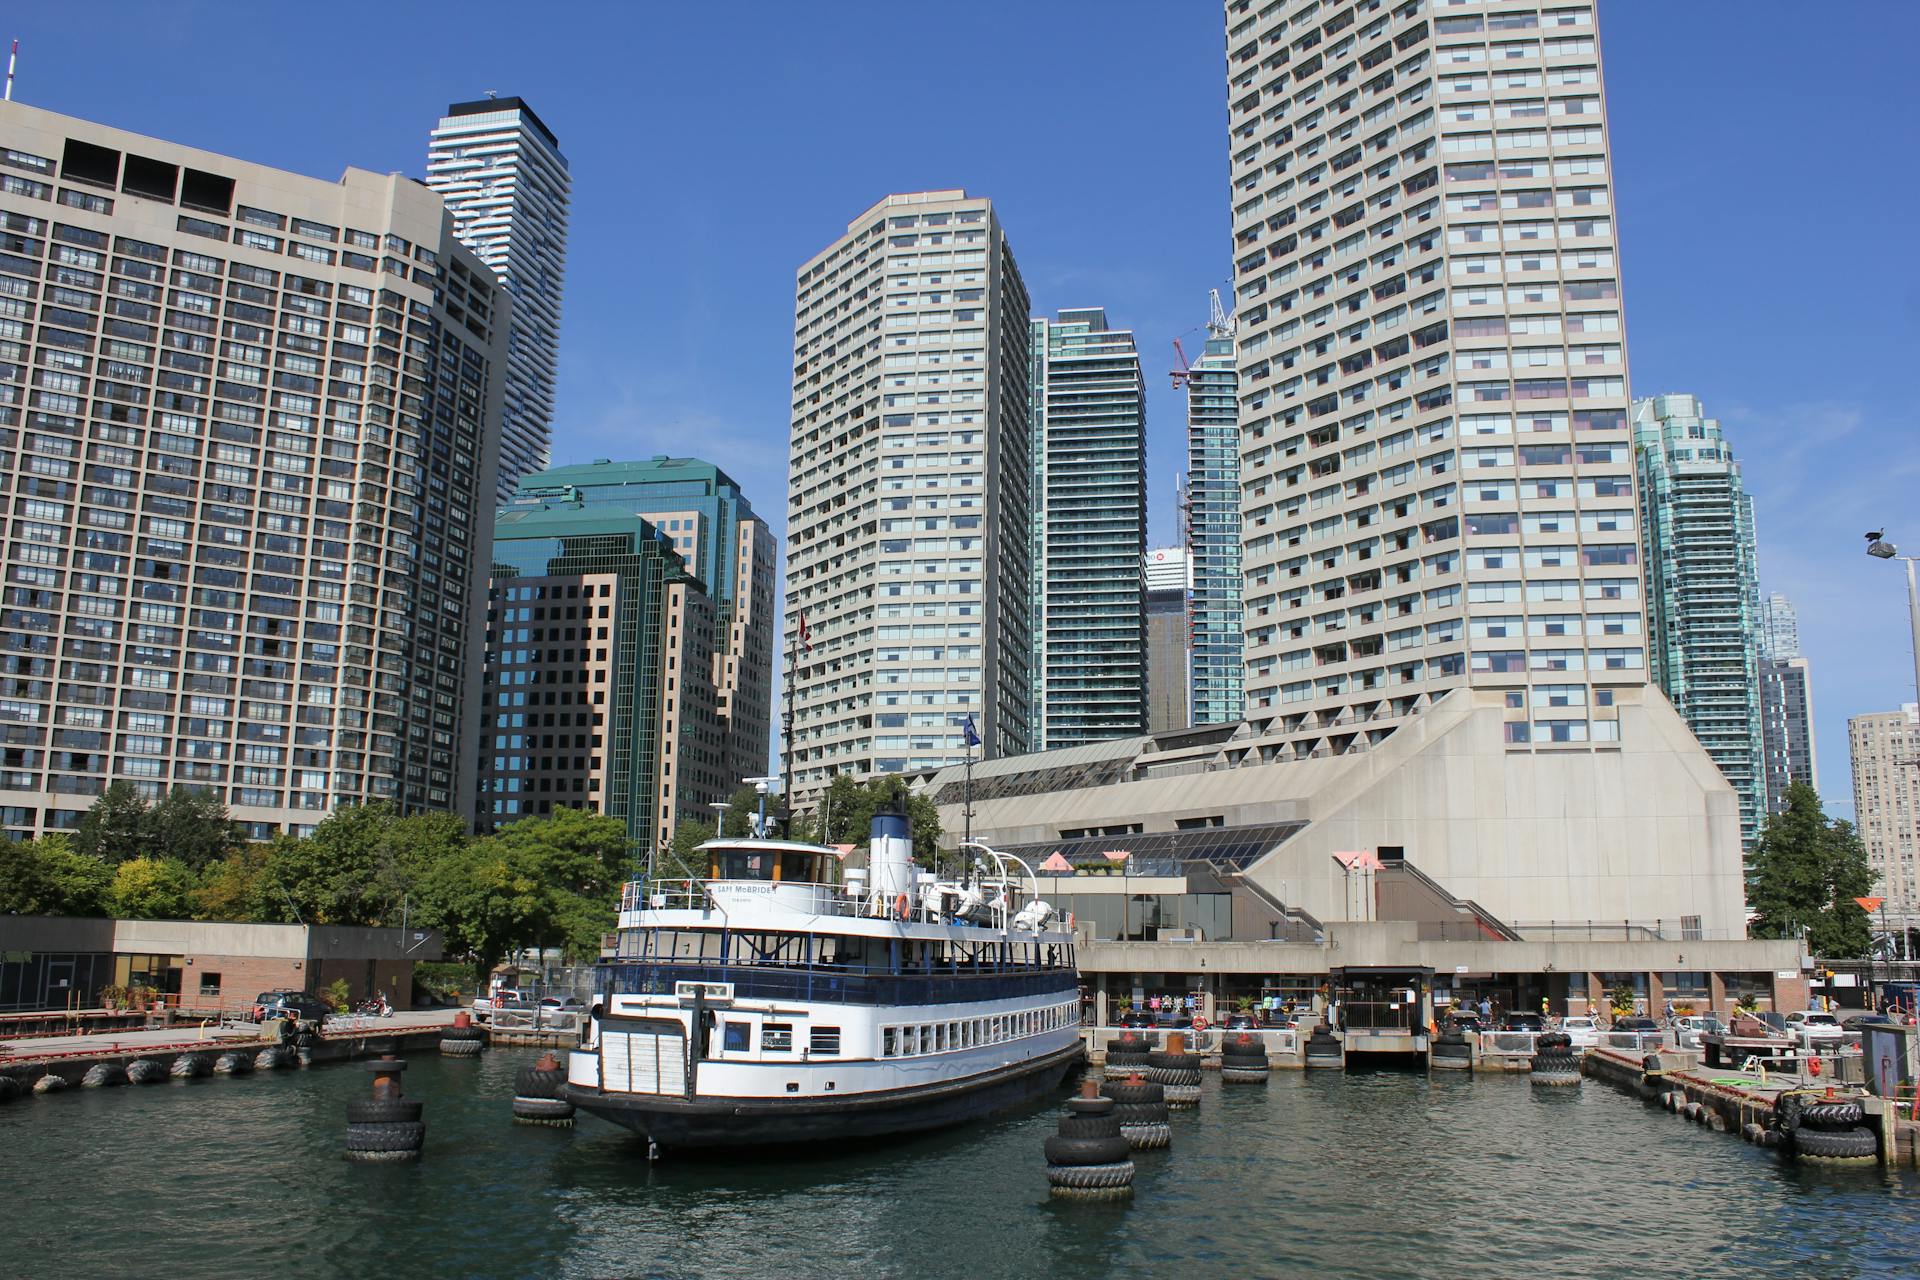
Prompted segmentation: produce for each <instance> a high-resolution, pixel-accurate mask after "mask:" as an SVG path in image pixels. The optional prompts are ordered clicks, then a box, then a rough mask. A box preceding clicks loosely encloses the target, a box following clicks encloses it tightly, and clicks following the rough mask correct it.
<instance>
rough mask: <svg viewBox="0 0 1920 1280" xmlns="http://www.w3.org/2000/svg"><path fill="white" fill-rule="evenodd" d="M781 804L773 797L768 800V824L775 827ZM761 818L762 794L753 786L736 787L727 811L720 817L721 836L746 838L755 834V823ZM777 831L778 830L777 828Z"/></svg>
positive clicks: (729, 798) (729, 797) (728, 798)
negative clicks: (745, 836)
mask: <svg viewBox="0 0 1920 1280" xmlns="http://www.w3.org/2000/svg"><path fill="white" fill-rule="evenodd" d="M778 808H779V802H778V801H777V800H775V799H774V798H773V797H768V799H767V822H768V824H769V825H770V826H772V825H774V818H775V816H776V815H777V813H778ZM759 816H760V792H759V789H758V788H756V787H752V786H744V785H743V786H739V787H735V788H734V791H733V794H732V795H730V796H728V797H727V811H726V812H725V813H724V814H722V815H721V816H720V834H721V835H723V836H744V835H750V834H752V832H753V823H754V820H755V819H756V818H758V817H759ZM776 829H777V828H776Z"/></svg>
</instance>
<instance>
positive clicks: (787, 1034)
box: [760, 1022, 793, 1053]
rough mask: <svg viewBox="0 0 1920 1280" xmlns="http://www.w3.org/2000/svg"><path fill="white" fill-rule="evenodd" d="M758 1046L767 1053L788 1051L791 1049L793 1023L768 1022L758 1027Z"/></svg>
mask: <svg viewBox="0 0 1920 1280" xmlns="http://www.w3.org/2000/svg"><path fill="white" fill-rule="evenodd" d="M760 1047H761V1049H763V1050H765V1051H766V1052H768V1053H788V1052H791V1051H792V1049H793V1024H792V1023H790V1022H769V1023H766V1024H765V1025H763V1026H762V1027H761V1028H760Z"/></svg>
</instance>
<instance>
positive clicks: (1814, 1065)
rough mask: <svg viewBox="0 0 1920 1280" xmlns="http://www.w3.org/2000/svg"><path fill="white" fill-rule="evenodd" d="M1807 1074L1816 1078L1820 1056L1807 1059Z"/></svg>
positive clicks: (1818, 1072)
mask: <svg viewBox="0 0 1920 1280" xmlns="http://www.w3.org/2000/svg"><path fill="white" fill-rule="evenodd" d="M1807 1074H1808V1075H1810V1076H1818V1075H1819V1074H1820V1056H1819V1055H1818V1054H1815V1055H1814V1056H1813V1057H1810V1058H1808V1059H1807Z"/></svg>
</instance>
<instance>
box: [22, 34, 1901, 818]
mask: <svg viewBox="0 0 1920 1280" xmlns="http://www.w3.org/2000/svg"><path fill="white" fill-rule="evenodd" d="M1807 12H1808V7H1807V6H1806V5H1805V4H1804V3H1797V4H1788V3H1784V2H1779V0H1747V2H1745V3H1740V4H1733V3H1724V2H1723V3H1718V4H1703V3H1695V4H1676V3H1670V2H1656V0H1606V2H1605V3H1603V5H1602V12H1601V32H1602V37H1603V42H1604V44H1603V47H1604V52H1605V55H1606V59H1607V88H1608V93H1609V95H1610V107H1611V112H1612V123H1613V130H1614V139H1613V144H1614V166H1615V177H1616V181H1617V184H1618V191H1617V203H1618V206H1619V210H1620V222H1621V232H1622V241H1623V244H1622V257H1623V261H1624V267H1625V281H1626V300H1627V328H1628V354H1629V358H1630V361H1631V373H1632V380H1633V389H1634V391H1635V392H1636V393H1637V394H1641V395H1646V394H1651V393H1653V392H1657V391H1692V392H1694V393H1696V394H1698V395H1699V396H1701V397H1702V398H1703V399H1704V400H1705V402H1706V405H1707V410H1708V412H1709V413H1712V414H1716V415H1717V416H1719V417H1720V418H1721V419H1722V420H1723V421H1724V422H1725V423H1726V425H1727V429H1728V434H1729V436H1730V438H1731V440H1732V442H1733V445H1734V448H1735V450H1736V451H1737V453H1738V454H1739V456H1740V457H1741V458H1742V460H1743V461H1744V463H1745V465H1746V473H1747V481H1748V485H1749V488H1750V489H1751V490H1752V491H1753V492H1754V494H1755V495H1756V498H1757V505H1758V508H1759V526H1760V538H1761V568H1762V575H1763V584H1764V586H1765V587H1767V588H1771V589H1778V590H1783V591H1786V592H1787V593H1788V594H1790V595H1791V596H1792V597H1793V598H1794V599H1795V601H1796V602H1797V603H1798V604H1799V606H1800V614H1801V632H1802V635H1803V638H1804V640H1803V643H1804V646H1805V648H1806V650H1807V652H1808V654H1809V655H1810V657H1811V658H1812V660H1813V662H1814V664H1815V674H1814V698H1815V706H1816V708H1817V710H1818V712H1819V745H1820V751H1821V764H1822V766H1823V774H1822V781H1823V783H1824V784H1825V790H1826V793H1827V795H1828V797H1829V798H1830V799H1831V800H1833V801H1836V802H1841V801H1844V800H1845V799H1846V797H1847V794H1848V792H1849V791H1850V787H1849V781H1848V776H1847V749H1846V717H1847V716H1849V715H1852V714H1857V713H1859V712H1862V711H1869V710H1879V709H1887V708H1891V707H1893V706H1896V705H1898V704H1899V703H1900V702H1901V701H1903V700H1908V699H1911V698H1912V697H1913V684H1912V670H1911V664H1910V662H1909V657H1910V651H1909V648H1908V642H1907V637H1906V615H1905V610H1904V607H1903V600H1902V596H1901V583H1900V581H1899V574H1898V571H1897V569H1896V568H1894V567H1892V566H1889V565H1885V564H1881V563H1879V562H1876V561H1871V560H1869V559H1868V558H1867V557H1865V556H1864V555H1862V554H1861V553H1860V549H1859V548H1860V547H1861V545H1862V543H1861V540H1860V534H1861V533H1862V532H1863V531H1865V530H1866V529H1867V528H1869V527H1870V526H1873V525H1876V524H1879V523H1882V522H1884V523H1886V524H1888V525H1889V526H1891V528H1892V535H1891V536H1893V537H1895V538H1897V539H1899V540H1901V541H1903V542H1910V543H1912V544H1913V547H1914V549H1915V550H1916V551H1920V507H1916V504H1914V503H1913V502H1912V500H1911V496H1912V494H1913V493H1914V490H1915V482H1916V479H1920V439H1917V438H1916V434H1915V431H1914V426H1915V424H1914V412H1913V407H1912V406H1913V402H1914V401H1913V389H1912V381H1913V375H1914V372H1915V370H1916V369H1920V341H1916V337H1917V336H1920V335H1917V334H1916V329H1917V328H1920V324H1917V323H1916V320H1917V318H1920V285H1917V284H1916V276H1917V274H1920V273H1917V272H1916V266H1915V262H1916V251H1915V247H1914V246H1915V234H1914V233H1915V220H1914V209H1915V208H1916V206H1920V182H1916V178H1915V164H1914V162H1915V158H1916V155H1920V93H1916V91H1915V89H1914V80H1913V75H1912V69H1911V51H1912V49H1914V48H1915V47H1920V4H1914V3H1912V2H1911V0H1852V2H1850V3H1845V4H1831V5H1822V6H1820V16H1819V19H1818V20H1817V21H1809V20H1808V19H1807V17H1806V15H1807ZM88 13H89V14H91V15H93V19H94V20H89V21H88V22H86V23H84V24H81V25H78V26H76V25H75V23H74V22H73V21H72V18H73V13H72V11H71V9H70V7H68V6H62V5H52V4H41V5H26V6H15V7H14V9H13V12H12V14H11V15H10V16H11V18H12V20H13V21H14V22H16V23H19V24H21V25H19V26H18V27H17V28H16V29H15V30H14V31H13V32H11V33H8V32H4V31H0V36H5V35H7V34H17V35H18V36H20V37H21V41H22V46H23V50H22V67H21V73H20V78H19V80H18V82H17V85H16V91H15V96H16V97H18V98H19V99H21V100H22V101H25V102H29V103H32V104H34V105H37V106H42V107H47V108H50V109H52V110H56V111H63V112H68V113H70V114H73V115H78V116H85V117H88V118H90V119H94V120H99V121H102V122H105V123H108V124H112V125H117V126H120V127H123V128H129V129H135V130H139V131H142V132H146V133H151V134H155V135H158V136H161V137H165V138H169V139H173V140H175V141H179V142H183V143H188V144H192V145H197V146H203V147H206V148H209V149H211V150H214V151H221V152H226V153H230V154H233V155H236V156H241V157H244V158H246V159H250V160H255V161H259V162H262V163H266V164H272V165H278V166H281V167H283V168H288V169H293V170H297V171H300V172H305V173H311V174H315V175H318V176H323V177H329V178H330V177H335V176H337V175H338V174H339V172H340V170H341V169H343V168H344V167H346V166H347V165H349V164H353V165H359V166H361V167H363V168H369V169H374V170H379V171H386V170H393V169H398V170H404V171H406V172H409V173H415V174H418V173H419V172H420V170H421V168H422V165H423V160H424V156H425V151H426V133H427V130H428V129H429V128H430V127H431V126H432V124H433V122H434V120H435V119H436V118H437V117H438V115H439V114H440V112H441V110H442V109H443V108H444V107H445V106H446V104H447V103H448V102H451V101H455V100H460V99H466V98H475V97H479V96H481V94H482V93H483V92H484V91H486V90H488V89H493V90H497V91H498V92H500V93H501V94H503V95H506V94H520V95H522V96H524V97H525V98H527V99H528V101H530V102H531V103H532V104H533V105H534V108H535V110H537V111H538V112H539V113H540V114H541V116H542V118H543V119H545V120H546V121H547V123H548V124H549V125H550V126H552V128H553V129H554V131H555V132H556V133H558V134H559V136H560V140H561V145H562V147H563V148H564V149H565V151H566V153H567V156H568V158H569V160H570V161H571V163H572V167H573V174H574V182H575V187H574V208H573V234H572V245H571V252H570V260H569V264H568V268H569V270H568V288H567V298H566V310H565V317H564V328H563V335H562V338H563V356H562V362H561V385H560V394H559V413H560V420H559V424H558V430H557V434H556V441H555V449H554V456H555V461H556V462H572V461H582V460H585V459H589V458H593V457H596V456H613V457H644V456H647V455H649V454H653V453H663V452H671V453H694V454H698V455H700V456H704V457H706V458H709V459H710V460H712V461H714V462H718V463H720V464H721V465H723V466H725V467H726V468H727V469H729V470H730V471H732V472H733V473H734V474H735V476H736V478H738V479H739V480H740V481H741V483H742V484H743V485H745V486H747V487H748V490H749V493H750V495H751V496H752V497H753V498H754V500H755V501H756V504H757V505H758V507H759V509H760V511H761V512H762V514H763V515H765V516H766V517H767V518H768V520H769V521H770V522H771V523H772V524H773V525H774V527H775V529H776V530H782V529H783V528H784V524H785V519H784V503H785V487H786V482H785V452H786V429H787V391H788V379H789V375H790V371H791V349H792V304H793V293H792V289H793V270H794V268H795V267H796V266H797V265H798V264H799V263H800V262H801V261H802V260H803V259H805V258H806V257H807V256H808V255H810V254H811V253H813V252H815V251H816V250H818V249H819V248H821V247H822V246H823V245H825V244H826V243H827V242H828V241H829V240H831V239H832V238H833V237H834V236H835V235H836V234H837V233H838V232H839V231H840V230H841V229H842V228H844V226H845V225H846V222H847V221H848V219H850V218H852V217H853V216H854V215H855V214H857V213H859V212H860V211H861V210H862V209H865V208H866V207H867V206H868V205H870V204H872V203H873V202H874V201H875V200H877V199H878V198H880V197H881V196H883V195H885V194H887V193H888V192H891V191H911V190H920V189H924V188H929V187H950V186H958V187H965V188H967V189H968V190H969V191H971V192H974V193H976V194H984V195H989V196H991V197H993V199H994V200H995V202H996V203H997V204H998V205H999V206H1000V210H1001V215H1002V217H1003V219H1004V221H1005V223H1006V226H1007V227H1008V229H1009V232H1010V234H1011V236H1012V239H1013V246H1014V252H1015V254H1016V255H1017V257H1018V259H1019V261H1020V263H1021V267H1022V270H1023V272H1024V274H1025V276H1026V280H1027V284H1028V287H1029V289H1030V290H1031V292H1032V295H1033V301H1034V306H1035V309H1036V311H1038V310H1046V311H1049V312H1050V311H1052V310H1055V309H1057V308H1060V307H1074V306H1091V305H1099V306H1105V307H1106V308H1107V309H1108V312H1109V315H1110V317H1111V318H1112V319H1113V320H1114V321H1115V322H1116V323H1118V324H1122V325H1127V326H1130V327H1132V328H1133V329H1134V330H1135V331H1136V333H1137V334H1138V335H1139V341H1140V345H1141V347H1142V350H1143V353H1144V359H1145V361H1146V367H1147V369H1148V371H1149V378H1148V382H1149V386H1150V388H1151V392H1150V405H1149V433H1150V437H1151V450H1150V452H1151V459H1152V473H1151V485H1152V500H1153V501H1152V514H1151V522H1152V523H1151V526H1150V530H1149V537H1150V541H1153V542H1166V541H1170V540H1171V538H1172V532H1173V515H1172V501H1171V499H1172V494H1173V488H1174V479H1175V476H1176V474H1177V473H1178V472H1179V470H1180V469H1181V468H1182V466H1183V465H1184V462H1183V460H1184V442H1183V438H1182V432H1181V412H1182V406H1181V403H1180V400H1179V398H1178V397H1177V396H1175V395H1174V394H1173V393H1172V392H1171V391H1170V390H1169V388H1168V385H1167V378H1166V371H1167V369H1168V368H1169V367H1170V366H1171V363H1172V359H1173V350H1172V346H1171V340H1172V339H1173V338H1174V337H1176V336H1181V335H1183V334H1187V333H1191V332H1192V331H1194V330H1195V329H1196V328H1197V327H1198V326H1200V325H1201V324H1202V323H1203V322H1204V321H1205V319H1206V305H1207V296H1206V295H1207V290H1208V289H1209V288H1211V287H1214V286H1217V285H1221V284H1223V283H1224V281H1225V278H1226V276H1227V272H1228V269H1229V266H1228V264H1229V249H1230V246H1229V243H1228V227H1227V185H1226V171H1227V164H1226V155H1227V148H1226V138H1225V124H1224V121H1225V87H1224V70H1223V48H1224V38H1223V34H1222V27H1221V22H1220V17H1219V14H1220V10H1219V7H1218V6H1217V5H1215V4H1211V3H1205V2H1204V0H1182V2H1180V3H1166V2H1165V0H1159V2H1155V3H1148V2H1136V0H1124V2H1123V0H1105V2H1103V3H1100V4H1091V3H1077V4H1064V3H1056V4H1034V3H1017V2H1014V0H991V2H983V3H980V4H976V5H973V6H967V7H963V8H962V9H959V10H954V9H951V8H946V9H936V8H923V7H922V6H918V5H911V4H905V5H903V4H897V3H895V4H879V3H866V2H857V3H856V2H850V3H842V4H838V5H832V6H828V5H786V4H782V5H775V4H773V3H767V2H754V0H749V3H746V4H743V5H736V6H729V7H723V8H713V7H709V6H697V5H665V4H644V5H638V4H636V5H620V6H607V7H604V8H590V7H586V6H581V7H577V8H576V7H574V6H551V7H547V8H545V9H542V8H540V7H536V6H528V5H525V4H514V5H504V4H482V3H464V4H460V5H455V6H435V7H430V8H429V7H413V6H407V5H400V6H395V5H392V4H383V5H363V4H358V3H346V4H340V5H335V6H331V7H327V8H324V9H314V8H312V7H310V6H309V7H304V8H303V7H301V6H296V5H256V6H252V7H250V8H248V9H247V10H246V11H245V15H244V17H240V16H237V11H236V10H235V9H233V8H232V7H231V6H229V5H225V4H209V3H176V4H169V5H166V6H149V5H135V4H130V3H118V2H115V3H106V4H102V5H98V6H95V7H94V8H92V9H89V10H88ZM453 22H462V23H464V24H465V25H449V24H451V23H453Z"/></svg>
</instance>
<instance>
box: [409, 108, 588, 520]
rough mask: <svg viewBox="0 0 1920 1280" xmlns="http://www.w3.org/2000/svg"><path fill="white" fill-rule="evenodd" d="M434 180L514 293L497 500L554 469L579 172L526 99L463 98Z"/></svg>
mask: <svg viewBox="0 0 1920 1280" xmlns="http://www.w3.org/2000/svg"><path fill="white" fill-rule="evenodd" d="M427 186H429V187H431V188H432V189H433V190H435V191H437V192H439V193H440V196H441V198H442V199H444V200H445V201H446V202H447V208H448V209H449V210H450V211H451V212H452V213H453V229H454V234H455V235H457V236H458V237H459V238H460V242H461V243H462V244H464V245H466V246H467V248H469V249H471V250H473V252H474V253H476V254H478V255H479V257H480V260H481V261H482V262H484V263H486V264H487V266H488V267H489V268H490V269H491V270H492V271H493V273H494V274H495V275H496V276H498V277H499V278H500V282H501V283H502V284H503V285H505V286H506V289H507V292H508V293H510V294H511V295H513V317H512V321H511V323H510V324H509V325H508V326H507V383H506V387H507V390H506V410H505V419H504V425H503V426H502V429H501V437H500V475H499V480H498V483H497V489H498V494H497V496H498V498H499V500H500V501H502V502H505V501H506V500H507V498H508V497H509V496H511V495H512V493H513V484H514V481H515V480H517V479H519V478H520V477H521V476H523V475H526V474H528V473H529V472H533V471H539V470H540V469H542V468H543V467H545V466H546V465H547V459H548V458H549V457H550V456H551V455H552V447H553V399H554V382H555V375H556V370H557V366H558V364H559V360H560V295H561V289H562V286H563V285H564V284H565V282H566V271H567V210H568V203H569V199H570V196H571V193H572V190H573V178H572V177H571V175H569V173H568V172H567V158H566V157H565V156H563V155H561V154H560V140H559V139H558V138H556V137H554V136H553V131H552V130H551V129H549V128H547V126H546V124H545V123H543V122H542V121H541V119H540V117H539V116H537V115H535V114H534V113H533V108H532V107H530V106H528V105H527V104H526V103H525V102H524V101H523V100H521V99H519V98H492V97H488V98H481V99H479V100H478V101H475V102H456V103H454V104H453V105H452V106H450V107H448V108H447V114H446V115H445V116H443V117H441V119H440V123H439V124H437V125H435V126H434V129H433V132H432V134H431V135H429V137H428V140H427Z"/></svg>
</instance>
